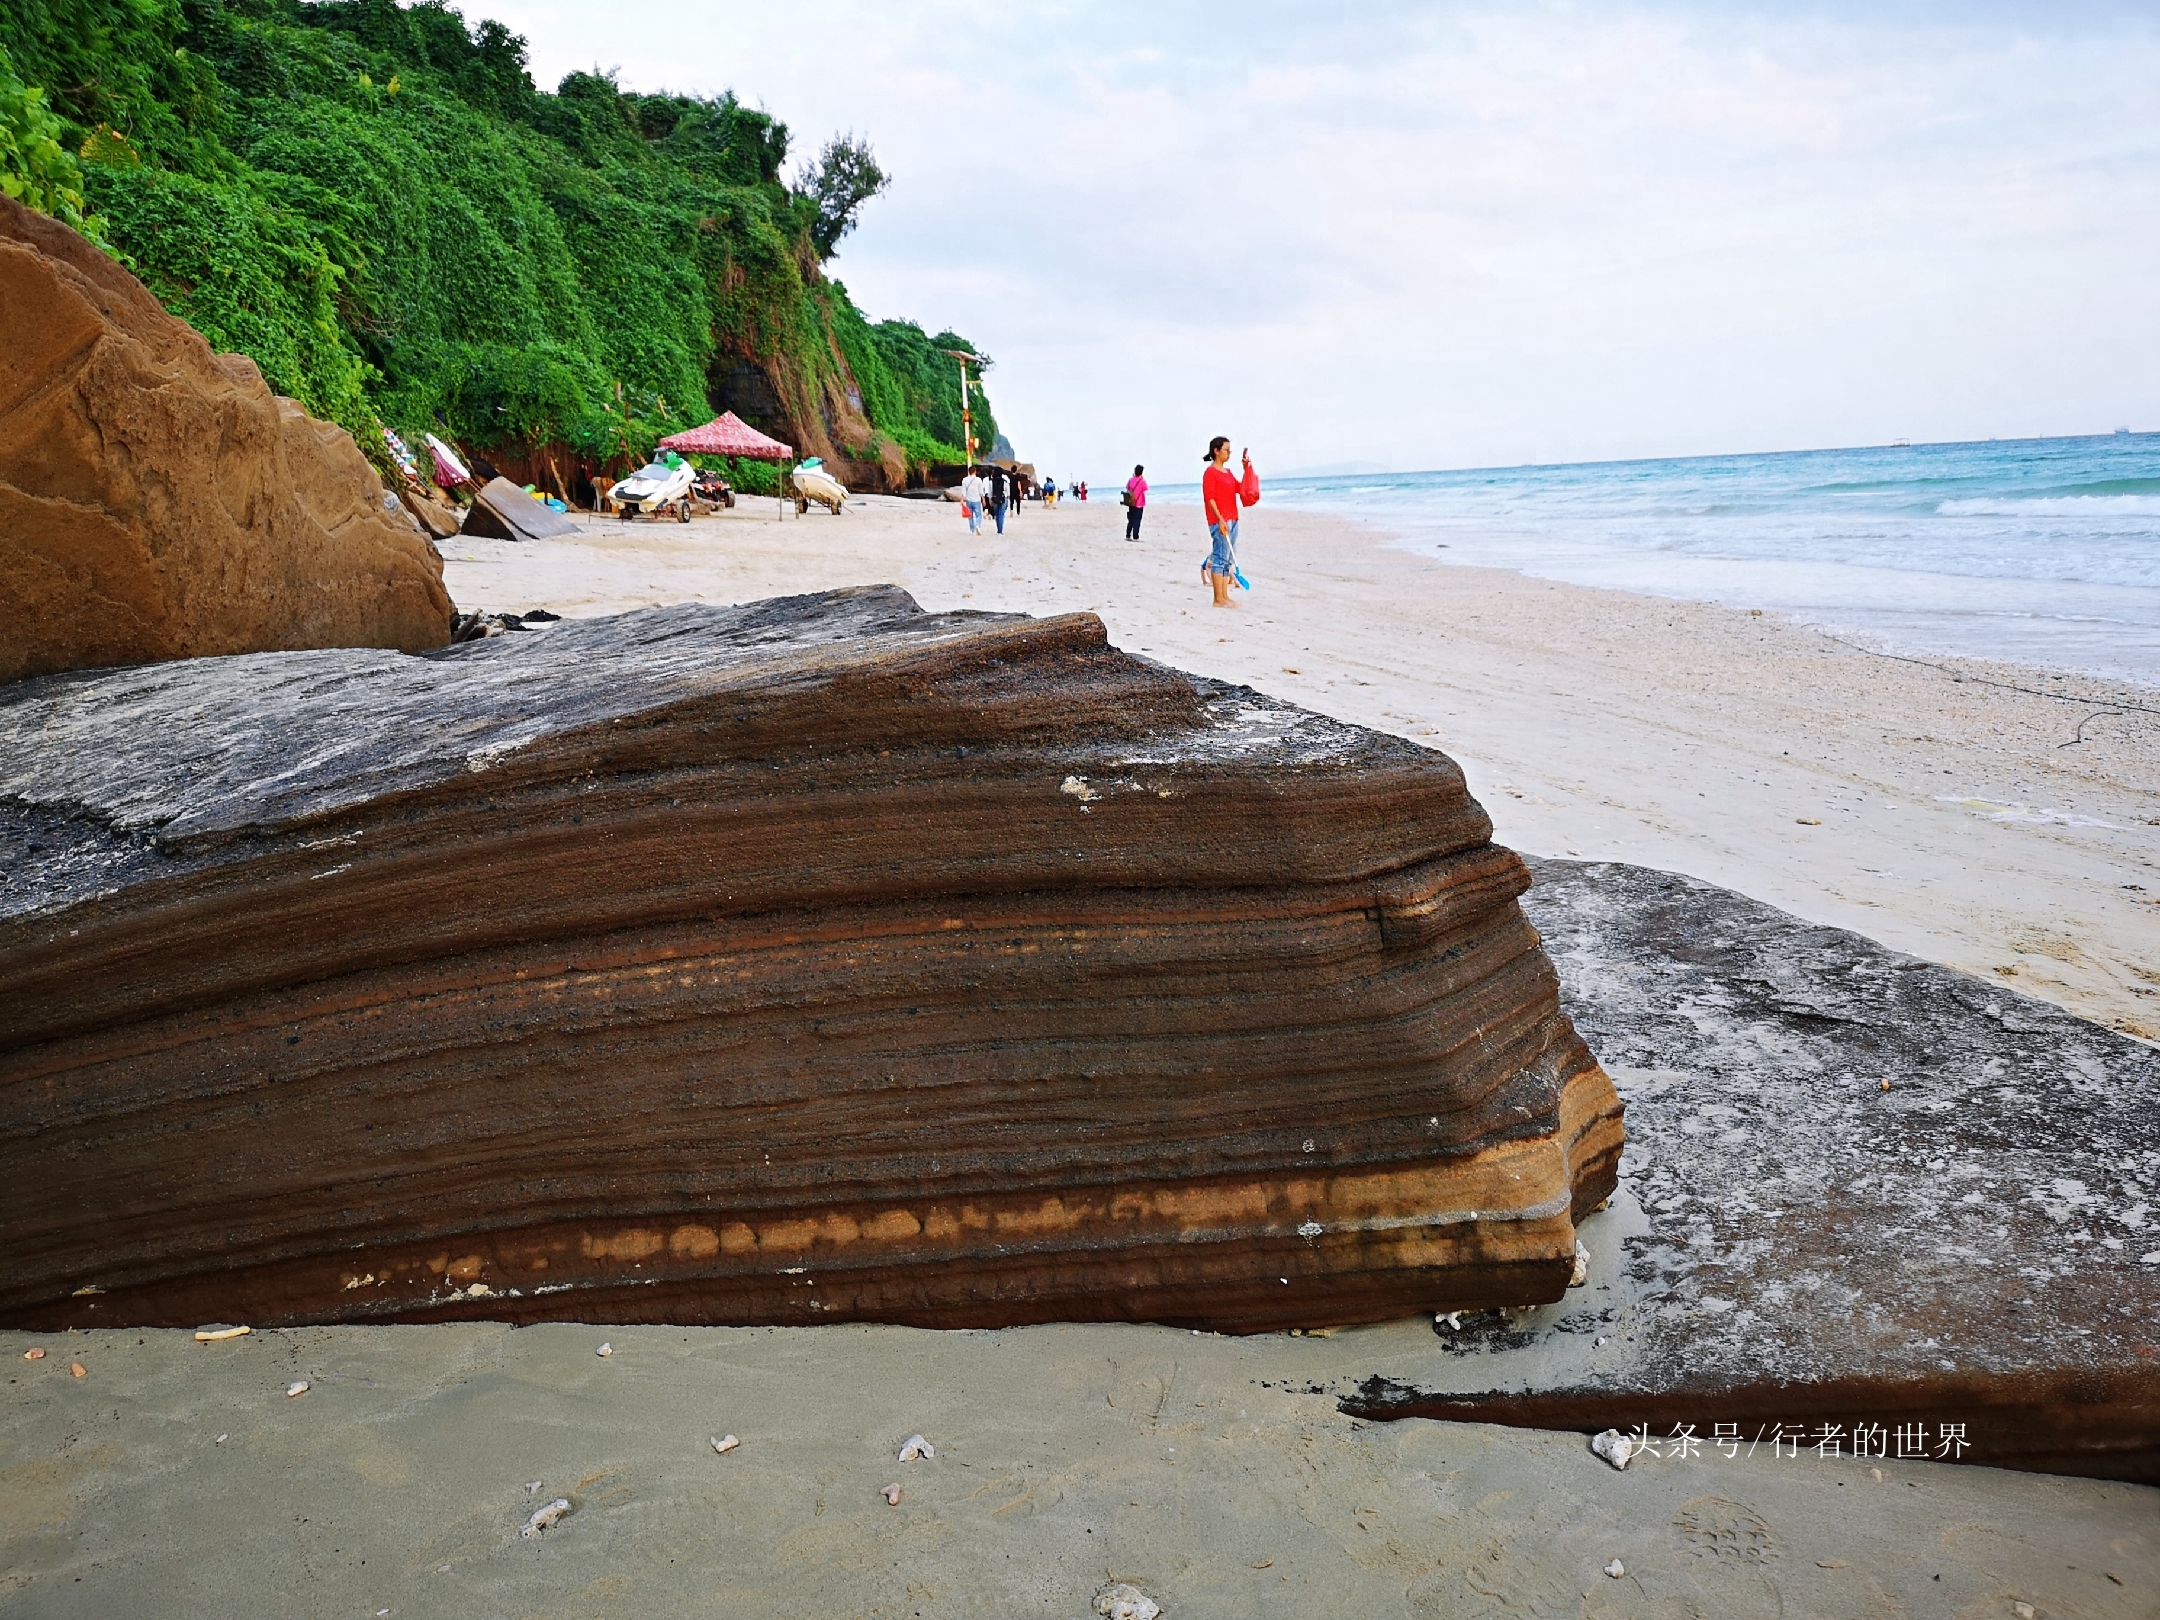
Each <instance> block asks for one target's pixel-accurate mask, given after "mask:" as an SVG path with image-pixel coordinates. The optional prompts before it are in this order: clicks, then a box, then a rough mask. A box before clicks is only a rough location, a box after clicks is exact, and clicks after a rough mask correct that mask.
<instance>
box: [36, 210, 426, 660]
mask: <svg viewBox="0 0 2160 1620" xmlns="http://www.w3.org/2000/svg"><path fill="white" fill-rule="evenodd" d="M450 611H451V610H450V598H449V595H448V593H447V592H445V591H444V589H443V583H442V559H441V558H440V557H439V556H437V555H436V554H435V551H434V548H433V547H432V546H430V545H429V544H428V543H427V541H426V540H424V539H423V538H422V537H421V536H420V535H419V534H418V533H417V532H416V531H415V530H414V528H413V526H412V524H411V523H410V522H409V521H408V520H407V519H406V517H405V516H404V514H403V512H402V511H401V510H400V509H399V508H398V506H397V504H396V502H395V498H394V497H393V498H390V500H389V501H388V504H387V505H386V501H385V496H384V493H383V487H382V483H381V481H380V480H379V479H378V478H377V477H376V476H375V472H374V469H373V468H371V467H369V466H368V464H367V461H366V459H365V458H364V457H362V456H361V454H360V452H359V450H358V448H357V447H355V445H354V444H353V442H352V438H351V436H350V435H349V434H347V433H346V432H345V430H344V429H342V428H340V427H337V426H335V425H334V424H332V423H328V422H318V421H316V420H315V419H314V418H313V417H310V416H309V415H307V413H306V412H304V411H303V410H301V408H300V407H299V406H298V405H296V404H295V403H294V402H293V401H291V400H289V399H280V398H277V397H276V396H274V395H273V394H272V393H271V392H270V390H269V389H268V388H267V387H266V386H265V385H264V383H263V379H262V373H261V372H259V371H258V370H256V368H255V364H254V362H253V361H251V360H248V359H246V358H245V357H244V356H241V355H235V354H215V353H213V352H211V349H210V346H209V345H208V344H207V343H205V342H204V341H203V340H202V338H201V336H200V335H198V334H197V333H196V332H195V331H194V329H193V328H191V327H189V326H188V325H187V324H186V323H184V322H182V321H179V320H175V319H174V318H173V317H172V316H171V315H168V314H167V313H166V312H165V310H164V309H163V308H161V307H160V306H159V304H158V302H157V300H156V299H155V298H154V297H152V296H151V294H150V291H149V289H148V288H146V287H144V286H143V284H142V283H141V282H139V281H137V280H136V279H135V278H134V277H133V276H132V275H130V274H128V272H127V271H126V270H124V269H123V268H121V266H120V265H119V264H117V263H116V262H114V261H113V260H112V259H111V258H109V257H108V256H106V255H105V254H103V253H101V252H99V251H98V250H97V249H96V248H94V247H92V246H91V245H90V244H89V243H88V242H86V241H84V240H83V239H82V238H81V237H80V236H78V235H76V234H75V232H73V231H71V230H69V229H68V228H67V227H66V226H64V225H62V224H60V223H58V222H57V221H55V220H51V219H47V218H46V217H45V216H44V215H42V214H36V213H32V212H31V211H30V210H29V209H26V208H24V207H23V206H22V205H21V204H19V203H17V202H15V201H13V200H12V199H9V198H6V197H0V680H15V679H19V678H21V677H23V676H26V675H40V674H45V673H48V672H51V671H55V670H64V669H80V668H85V667H90V666H97V665H108V664H142V663H151V662H155V661H157V660H161V659H168V658H192V657H199V656H202V655H205V654H212V653H236V652H262V651H270V650H275V649H282V648H301V647H399V648H403V649H405V650H407V651H416V650H418V649H420V648H423V647H439V646H441V645H443V643H444V642H445V641H447V640H448V639H449V633H450Z"/></svg>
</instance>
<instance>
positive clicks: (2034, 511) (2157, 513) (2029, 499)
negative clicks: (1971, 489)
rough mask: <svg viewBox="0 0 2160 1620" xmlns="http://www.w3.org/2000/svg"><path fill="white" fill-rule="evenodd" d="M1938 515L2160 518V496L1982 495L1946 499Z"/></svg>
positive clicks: (1937, 511) (1937, 510) (1937, 509)
mask: <svg viewBox="0 0 2160 1620" xmlns="http://www.w3.org/2000/svg"><path fill="white" fill-rule="evenodd" d="M1935 512H1936V515H1937V516H1938V517H2010V518H2014V517H2083V518H2123V517H2160V495H2025V496H2012V497H2009V498H2003V497H1999V496H1998V497H1987V496H1980V497H1976V498H1971V499H1966V500H1953V501H1943V502H1941V503H1939V504H1938V505H1937V506H1936V508H1935Z"/></svg>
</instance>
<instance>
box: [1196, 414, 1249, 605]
mask: <svg viewBox="0 0 2160 1620" xmlns="http://www.w3.org/2000/svg"><path fill="white" fill-rule="evenodd" d="M1207 463H1208V465H1207V471H1206V472H1204V473H1202V474H1201V475H1200V505H1201V507H1202V509H1203V510H1204V511H1205V512H1206V513H1207V532H1208V538H1209V539H1210V540H1212V541H1214V542H1215V549H1214V550H1213V551H1211V552H1210V553H1209V554H1208V560H1207V561H1206V562H1204V563H1202V564H1201V565H1200V573H1201V575H1202V577H1204V578H1205V579H1206V580H1207V582H1208V584H1209V586H1210V587H1211V588H1212V589H1213V590H1214V592H1215V605H1216V606H1217V607H1236V606H1237V604H1236V603H1235V602H1233V601H1231V600H1230V581H1231V580H1232V579H1233V578H1234V577H1235V576H1236V574H1237V526H1238V491H1239V489H1240V488H1241V487H1242V486H1241V481H1240V480H1239V479H1238V477H1237V475H1236V474H1234V473H1232V472H1231V471H1230V441H1229V440H1228V439H1226V438H1224V437H1223V436H1222V435H1221V434H1220V433H1218V434H1216V435H1215V437H1214V438H1212V439H1210V440H1208V447H1207ZM1245 471H1246V474H1247V475H1248V476H1250V475H1251V473H1252V453H1251V452H1250V451H1247V452H1246V455H1245Z"/></svg>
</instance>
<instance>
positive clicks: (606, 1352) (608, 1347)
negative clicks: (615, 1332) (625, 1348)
mask: <svg viewBox="0 0 2160 1620" xmlns="http://www.w3.org/2000/svg"><path fill="white" fill-rule="evenodd" d="M614 1353H615V1347H614V1346H613V1345H612V1344H603V1345H602V1346H601V1347H600V1348H599V1349H597V1350H595V1351H594V1352H593V1354H594V1355H596V1356H612V1355H613V1354H614Z"/></svg>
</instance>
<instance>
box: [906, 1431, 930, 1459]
mask: <svg viewBox="0 0 2160 1620" xmlns="http://www.w3.org/2000/svg"><path fill="white" fill-rule="evenodd" d="M935 1456H937V1447H936V1446H933V1445H932V1444H931V1443H930V1442H929V1441H927V1440H925V1439H924V1438H923V1437H922V1436H921V1435H919V1434H911V1435H909V1436H908V1437H907V1444H906V1445H904V1446H902V1447H901V1448H900V1460H901V1461H902V1462H914V1461H915V1460H916V1459H917V1458H919V1457H932V1458H934V1457H935Z"/></svg>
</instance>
